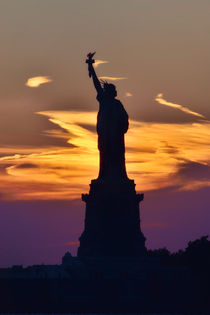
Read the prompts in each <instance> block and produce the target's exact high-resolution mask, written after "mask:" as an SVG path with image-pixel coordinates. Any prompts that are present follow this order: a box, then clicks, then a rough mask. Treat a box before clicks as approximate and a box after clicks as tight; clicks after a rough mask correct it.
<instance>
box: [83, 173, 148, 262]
mask: <svg viewBox="0 0 210 315" xmlns="http://www.w3.org/2000/svg"><path fill="white" fill-rule="evenodd" d="M143 197H144V195H143V194H136V191H135V184H134V181H133V180H129V179H125V180H121V181H119V180H118V181H116V182H114V181H110V182H109V181H107V180H106V181H105V180H92V181H91V184H90V192H89V194H85V195H82V200H83V201H84V202H85V203H86V214H85V228H84V232H83V233H82V235H81V237H80V238H79V240H80V246H79V248H78V256H79V257H80V258H83V257H97V256H112V257H113V256H118V257H139V256H144V254H145V252H146V248H145V237H144V235H143V233H142V232H141V229H140V216H139V203H140V201H141V200H143Z"/></svg>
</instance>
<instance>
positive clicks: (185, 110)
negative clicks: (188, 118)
mask: <svg viewBox="0 0 210 315" xmlns="http://www.w3.org/2000/svg"><path fill="white" fill-rule="evenodd" d="M155 100H156V101H157V102H158V103H159V104H162V105H165V106H169V107H172V108H176V109H179V110H181V111H182V112H184V113H186V114H189V115H193V116H197V117H200V118H205V117H204V116H203V115H202V114H199V113H197V112H194V111H192V110H190V109H189V108H188V107H185V106H182V105H179V104H175V103H172V102H168V101H166V100H164V98H163V93H159V94H158V95H157V96H156V98H155Z"/></svg>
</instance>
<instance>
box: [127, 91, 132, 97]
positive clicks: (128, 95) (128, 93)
mask: <svg viewBox="0 0 210 315" xmlns="http://www.w3.org/2000/svg"><path fill="white" fill-rule="evenodd" d="M125 96H127V97H130V96H133V95H132V94H131V93H130V92H126V93H125Z"/></svg>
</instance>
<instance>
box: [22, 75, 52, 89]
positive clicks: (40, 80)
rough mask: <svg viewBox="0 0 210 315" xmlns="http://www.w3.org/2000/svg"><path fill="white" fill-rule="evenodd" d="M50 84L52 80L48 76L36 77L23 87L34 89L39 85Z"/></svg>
mask: <svg viewBox="0 0 210 315" xmlns="http://www.w3.org/2000/svg"><path fill="white" fill-rule="evenodd" d="M50 82H52V79H51V78H50V77H49V76H38V77H32V78H29V79H28V80H27V82H26V83H25V85H26V86H28V87H32V88H36V87H39V86H40V85H41V84H44V83H50Z"/></svg>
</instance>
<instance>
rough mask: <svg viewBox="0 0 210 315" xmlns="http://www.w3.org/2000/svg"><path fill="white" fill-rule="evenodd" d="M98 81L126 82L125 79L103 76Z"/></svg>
mask: <svg viewBox="0 0 210 315" xmlns="http://www.w3.org/2000/svg"><path fill="white" fill-rule="evenodd" d="M99 79H101V80H110V81H119V80H126V79H127V78H125V77H110V76H109V77H107V76H103V77H99Z"/></svg>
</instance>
